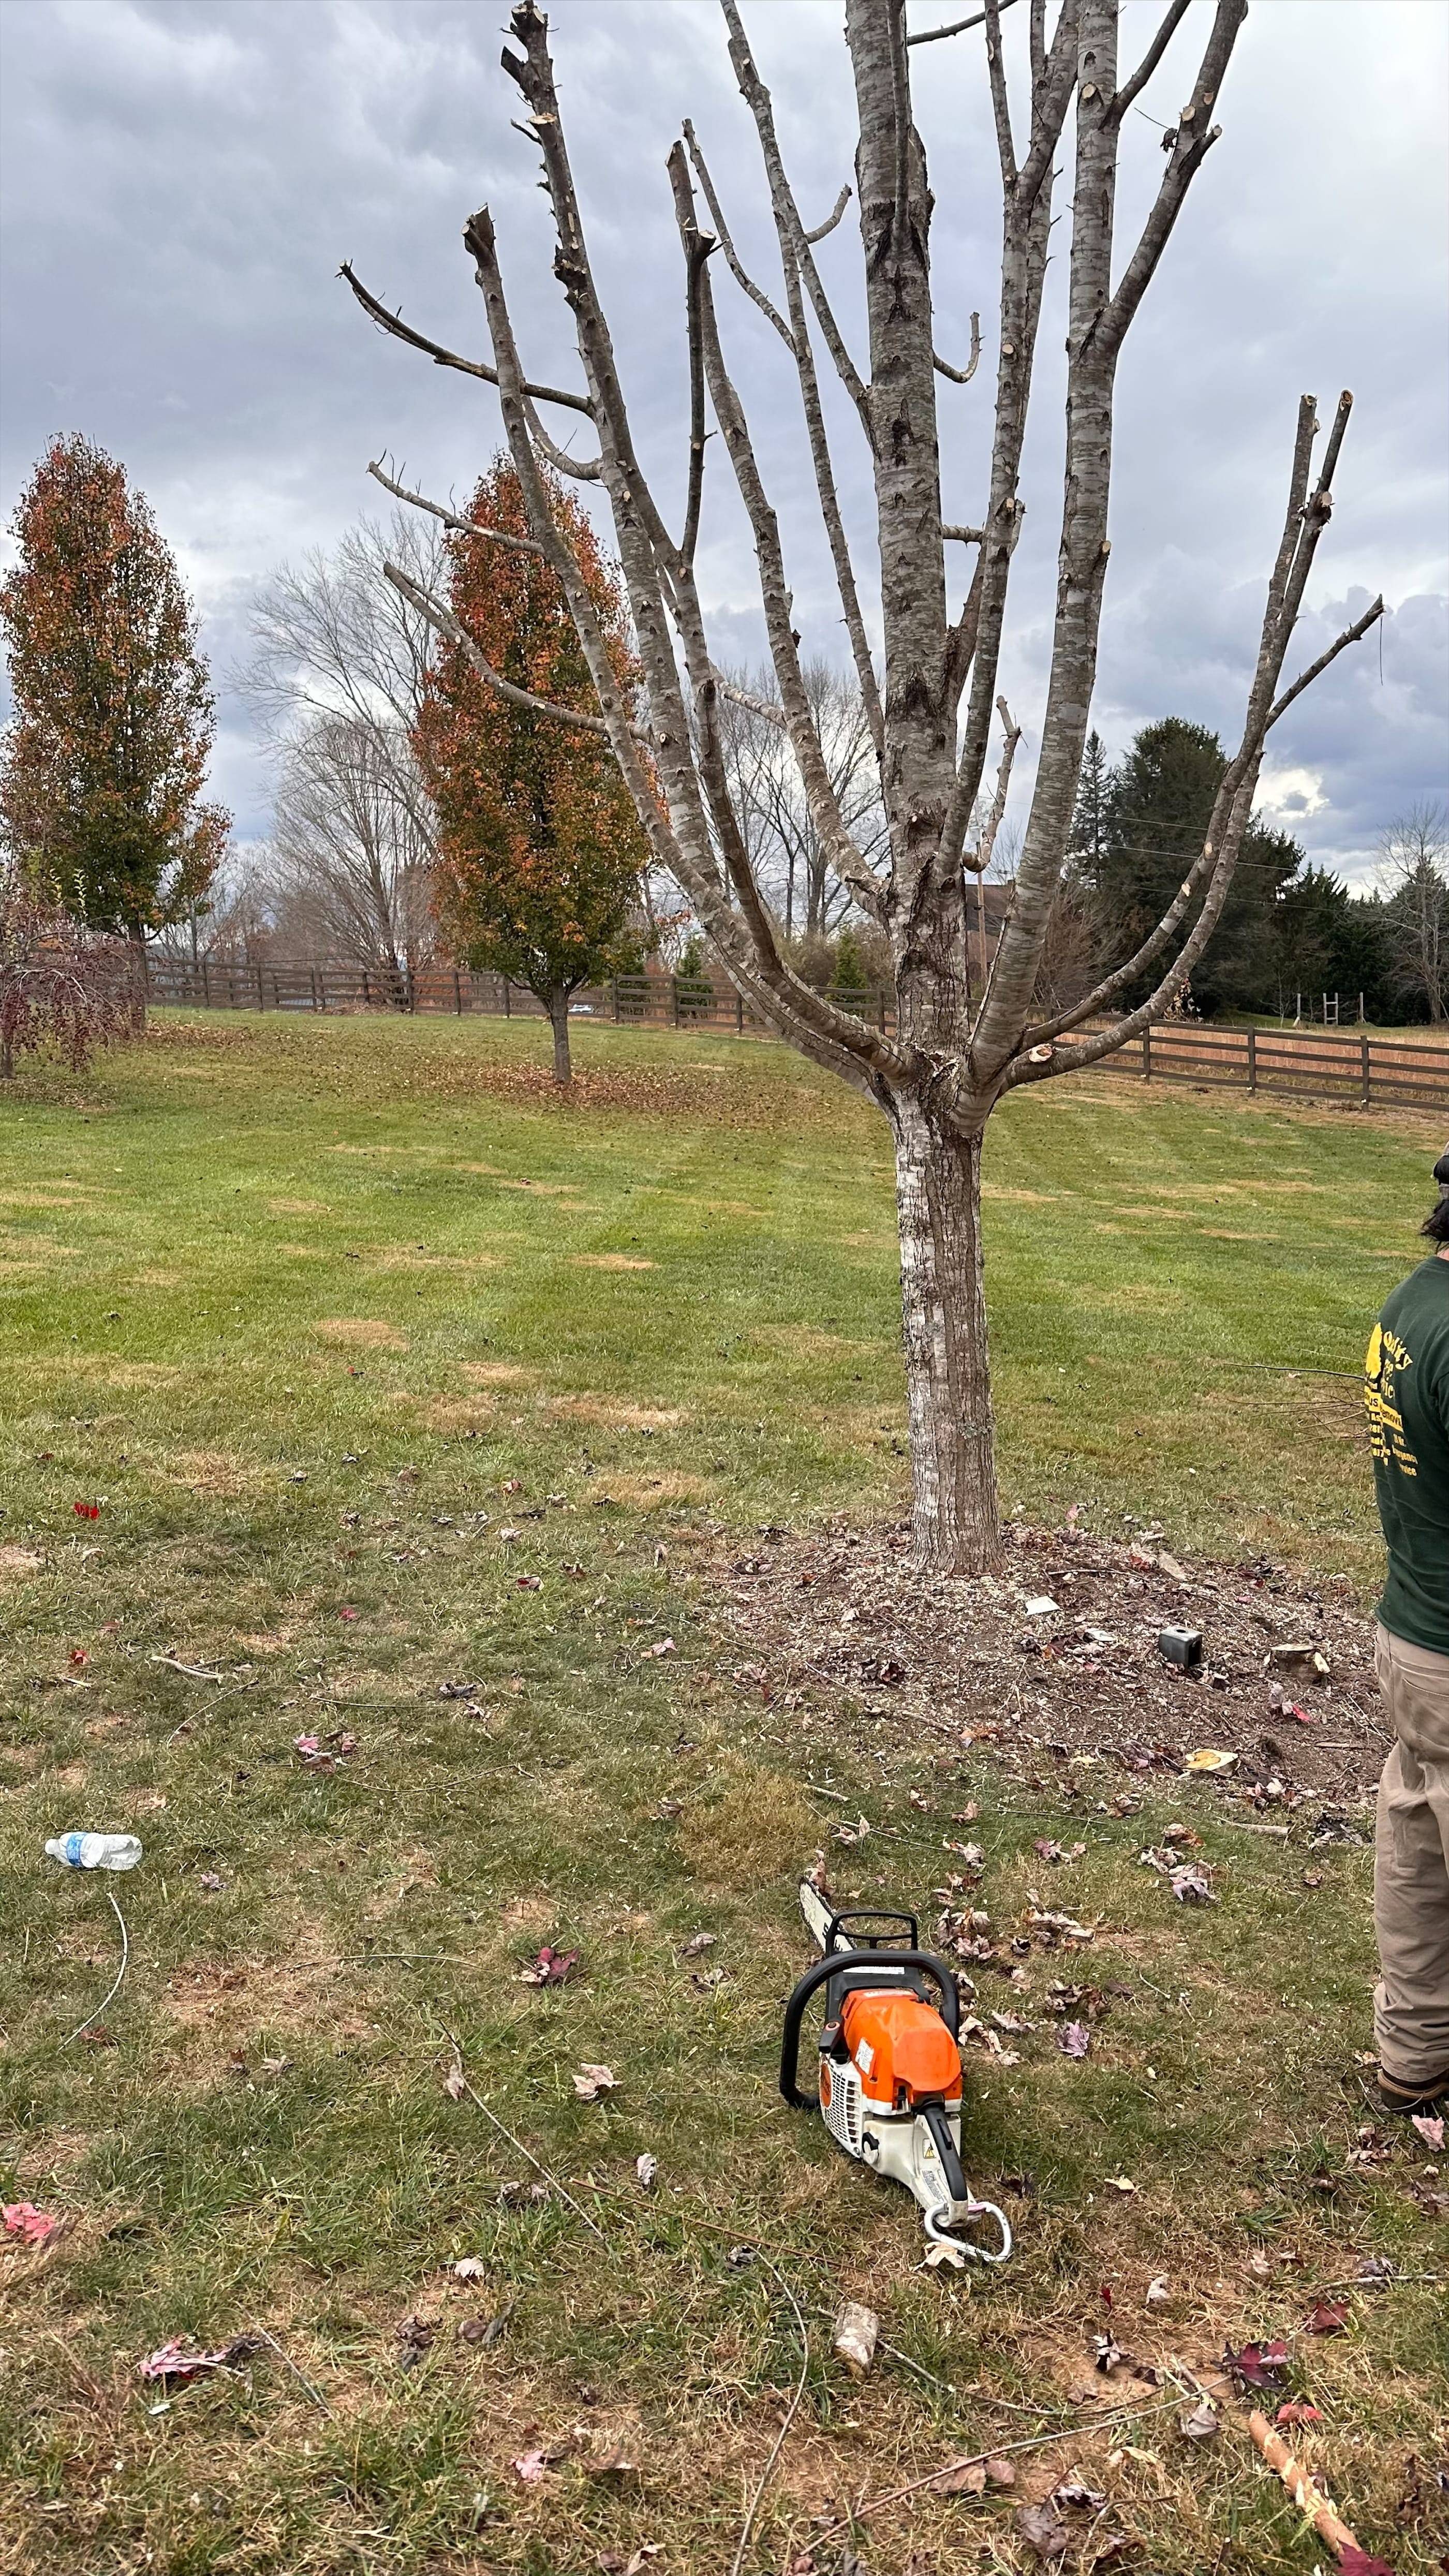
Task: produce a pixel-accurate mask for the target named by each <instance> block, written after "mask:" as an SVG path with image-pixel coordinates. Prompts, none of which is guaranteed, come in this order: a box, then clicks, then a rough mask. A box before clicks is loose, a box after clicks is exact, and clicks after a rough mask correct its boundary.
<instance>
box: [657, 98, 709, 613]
mask: <svg viewBox="0 0 1449 2576" xmlns="http://www.w3.org/2000/svg"><path fill="white" fill-rule="evenodd" d="M676 163H677V164H678V168H679V172H680V176H681V177H682V176H683V164H684V151H683V147H682V145H680V144H678V143H676V144H675V145H674V146H673V147H672V149H671V151H670V154H669V174H670V178H671V180H672V181H675V170H676ZM688 187H689V183H688V180H687V178H686V179H685V180H684V198H683V206H684V213H685V220H684V221H683V222H682V223H681V224H680V237H681V239H682V241H683V243H684V313H685V333H686V339H687V344H688V349H689V489H688V497H687V499H686V502H685V509H684V534H683V536H682V537H681V538H680V540H679V551H680V555H681V556H682V558H683V560H684V562H685V563H686V564H692V563H693V562H694V555H695V548H696V546H697V545H698V543H699V513H700V505H701V503H702V501H703V499H704V436H705V433H704V343H703V338H702V334H701V330H700V315H699V290H700V280H701V278H702V277H703V275H704V263H705V261H706V260H707V259H708V257H709V255H710V252H711V251H712V250H713V249H715V247H716V245H715V243H714V242H712V241H711V240H710V238H709V236H708V234H706V233H702V232H701V231H700V229H699V225H698V223H697V222H696V221H695V214H694V205H693V201H692V199H690V197H689V193H688ZM675 203H676V208H678V207H679V206H680V204H681V198H680V190H679V186H678V182H677V181H675Z"/></svg>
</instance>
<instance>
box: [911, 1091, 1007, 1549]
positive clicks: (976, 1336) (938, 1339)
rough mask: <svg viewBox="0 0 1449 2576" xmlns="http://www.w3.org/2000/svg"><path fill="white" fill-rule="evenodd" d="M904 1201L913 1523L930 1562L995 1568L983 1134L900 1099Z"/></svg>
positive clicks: (997, 1533)
mask: <svg viewBox="0 0 1449 2576" xmlns="http://www.w3.org/2000/svg"><path fill="white" fill-rule="evenodd" d="M891 1120H892V1125H893V1126H894V1129H895V1140H896V1206H897V1212H898V1216H899V1221H900V1236H901V1317H902V1324H903V1328H904V1340H905V1360H906V1403H907V1409H908V1413H909V1418H910V1442H911V1476H912V1483H913V1489H914V1491H913V1502H912V1512H911V1520H912V1528H913V1531H914V1535H915V1543H916V1553H917V1556H918V1558H919V1560H920V1562H921V1564H922V1565H924V1566H927V1567H929V1568H932V1569H934V1570H935V1571H937V1572H939V1573H946V1574H985V1573H988V1572H989V1571H990V1570H991V1569H992V1568H993V1567H995V1566H996V1565H998V1564H999V1563H1000V1561H1001V1533H1000V1526H999V1523H998V1519H997V1508H996V1468H995V1456H994V1437H993V1425H992V1416H991V1373H990V1364H989V1360H988V1356H987V1341H986V1297H985V1290H984V1286H983V1279H982V1264H981V1137H980V1135H979V1134H977V1135H975V1136H970V1137H963V1136H958V1135H956V1134H955V1133H954V1132H952V1131H951V1130H949V1129H945V1128H943V1127H941V1126H939V1125H937V1124H936V1123H935V1122H934V1121H933V1120H932V1119H931V1118H930V1117H929V1116H928V1115H927V1113H926V1112H925V1110H924V1109H923V1108H922V1106H921V1103H920V1101H919V1100H918V1099H916V1098H914V1097H912V1096H910V1095H903V1096H898V1097H897V1098H896V1099H895V1100H894V1101H893V1103H892V1107H891Z"/></svg>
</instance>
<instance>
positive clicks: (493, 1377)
mask: <svg viewBox="0 0 1449 2576" xmlns="http://www.w3.org/2000/svg"><path fill="white" fill-rule="evenodd" d="M458 1374H459V1376H460V1377H465V1378H466V1379H467V1380H468V1383H469V1385H470V1386H531V1385H532V1384H533V1383H534V1382H535V1380H536V1379H537V1376H538V1371H537V1369H530V1368H522V1367H520V1366H519V1364H518V1362H517V1361H516V1360H463V1361H462V1362H461V1363H460V1366H459V1371H458Z"/></svg>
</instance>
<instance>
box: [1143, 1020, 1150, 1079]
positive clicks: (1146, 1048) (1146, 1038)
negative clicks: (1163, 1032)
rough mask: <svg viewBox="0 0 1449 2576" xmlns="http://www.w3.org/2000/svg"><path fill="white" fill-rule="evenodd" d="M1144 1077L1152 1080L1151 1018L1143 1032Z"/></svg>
mask: <svg viewBox="0 0 1449 2576" xmlns="http://www.w3.org/2000/svg"><path fill="white" fill-rule="evenodd" d="M1142 1079H1143V1081H1144V1082H1150V1081H1151V1080H1152V1022H1151V1021H1150V1020H1149V1021H1148V1023H1147V1026H1146V1028H1145V1029H1144V1030H1143V1032H1142Z"/></svg>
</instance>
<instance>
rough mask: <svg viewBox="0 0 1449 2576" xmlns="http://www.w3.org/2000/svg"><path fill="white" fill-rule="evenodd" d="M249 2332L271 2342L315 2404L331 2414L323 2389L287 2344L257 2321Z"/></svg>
mask: <svg viewBox="0 0 1449 2576" xmlns="http://www.w3.org/2000/svg"><path fill="white" fill-rule="evenodd" d="M247 2332H248V2334H254V2335H260V2337H261V2339H262V2342H263V2343H269V2344H270V2345H271V2347H272V2350H273V2352H274V2353H275V2354H276V2356H277V2359H278V2360H279V2361H284V2362H285V2363H286V2365H287V2368H288V2369H289V2370H290V2372H291V2374H292V2377H293V2378H294V2379H300V2381H301V2383H302V2386H303V2387H304V2388H305V2389H306V2391H307V2394H308V2396H309V2397H310V2398H311V2399H312V2401H313V2404H314V2405H317V2406H320V2407H321V2409H322V2412H323V2414H324V2415H330V2414H331V2412H332V2409H331V2407H330V2406H329V2405H328V2403H327V2400H326V2398H325V2397H324V2396H323V2394H322V2391H321V2389H320V2388H317V2387H315V2386H314V2385H313V2383H312V2381H311V2380H310V2379H309V2378H308V2376H307V2374H306V2372H305V2370H299V2369H298V2367H297V2364H296V2362H295V2361H294V2360H293V2359H292V2356H291V2354H290V2353H289V2352H288V2350H287V2348H286V2346H285V2344H280V2343H278V2341H277V2338H276V2336H275V2335H274V2334H268V2332H267V2329H266V2327H265V2326H259V2325H257V2324H256V2322H255V2321H253V2323H252V2324H251V2325H249V2326H248V2328H247Z"/></svg>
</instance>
